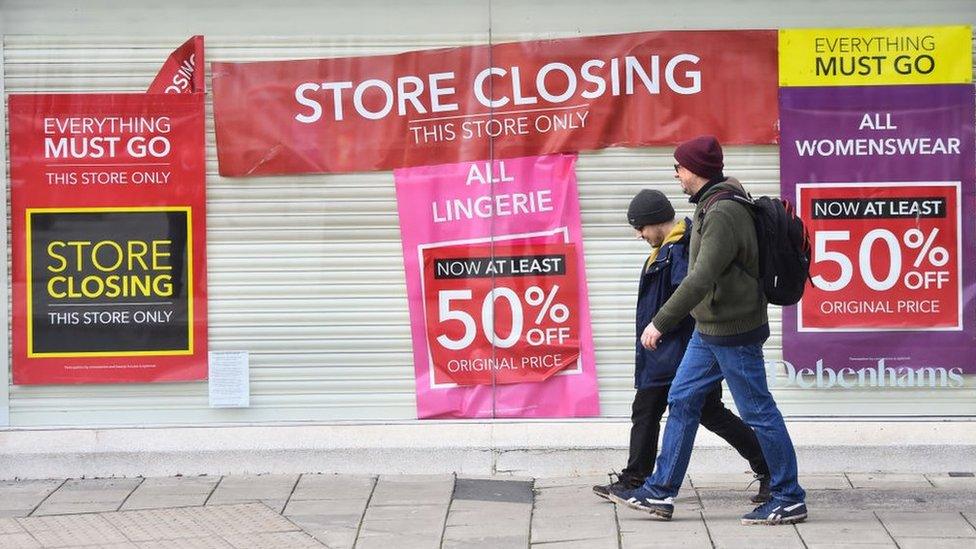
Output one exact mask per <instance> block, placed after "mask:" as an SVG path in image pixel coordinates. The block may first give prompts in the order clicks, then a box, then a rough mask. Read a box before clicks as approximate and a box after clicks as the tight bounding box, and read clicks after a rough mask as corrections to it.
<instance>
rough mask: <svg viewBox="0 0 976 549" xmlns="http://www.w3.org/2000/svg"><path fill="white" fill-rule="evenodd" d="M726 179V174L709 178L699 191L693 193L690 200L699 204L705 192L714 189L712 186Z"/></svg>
mask: <svg viewBox="0 0 976 549" xmlns="http://www.w3.org/2000/svg"><path fill="white" fill-rule="evenodd" d="M725 180H726V177H725V176H724V175H720V176H718V177H714V178H712V179H709V180H708V183H705V186H704V187H702V188H700V189H698V192H697V193H695V194H693V195H691V198H689V199H688V202H691V203H692V204H698V202H699V201H701V199H702V197H704V196H705V193H707V192H708V191H710V190H712V187H714V186H715V185H718V184H719V183H722V182H724V181H725Z"/></svg>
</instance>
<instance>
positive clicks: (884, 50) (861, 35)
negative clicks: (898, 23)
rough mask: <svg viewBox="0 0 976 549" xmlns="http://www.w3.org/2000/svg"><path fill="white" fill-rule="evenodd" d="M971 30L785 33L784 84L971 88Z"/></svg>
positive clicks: (781, 69) (781, 77) (782, 45)
mask: <svg viewBox="0 0 976 549" xmlns="http://www.w3.org/2000/svg"><path fill="white" fill-rule="evenodd" d="M972 52H973V29H972V27H970V26H964V25H956V26H940V27H878V28H860V29H783V30H780V31H779V85H780V86H882V85H904V84H969V83H971V82H972V81H973V53H972Z"/></svg>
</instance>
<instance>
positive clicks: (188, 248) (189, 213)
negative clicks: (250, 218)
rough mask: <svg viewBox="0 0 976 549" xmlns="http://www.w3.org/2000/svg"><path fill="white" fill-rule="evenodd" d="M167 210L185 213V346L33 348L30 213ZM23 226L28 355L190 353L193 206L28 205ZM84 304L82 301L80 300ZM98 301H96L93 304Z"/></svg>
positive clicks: (173, 354)
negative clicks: (56, 350)
mask: <svg viewBox="0 0 976 549" xmlns="http://www.w3.org/2000/svg"><path fill="white" fill-rule="evenodd" d="M156 212H161V213H166V212H184V213H185V214H186V218H185V219H186V221H185V227H184V228H183V229H182V232H185V234H186V250H185V253H186V286H187V288H186V300H187V321H186V330H187V336H186V346H185V347H184V348H176V349H172V348H170V349H125V350H119V351H94V352H93V351H69V352H39V351H38V350H37V349H35V337H34V335H35V334H34V321H33V320H34V301H35V299H34V297H35V296H34V277H33V271H34V265H33V260H34V257H33V255H34V253H33V237H34V235H33V230H32V228H33V224H32V223H31V217H32V216H34V215H38V214H58V213H63V214H84V213H156ZM25 213H26V220H27V222H26V229H27V235H26V236H27V247H26V251H27V319H28V320H27V356H29V357H31V358H40V357H44V358H56V357H61V358H63V357H117V356H175V355H192V354H193V345H194V341H193V326H194V316H193V299H194V295H193V274H194V273H193V217H192V216H193V210H192V208H190V207H187V206H133V207H94V208H27V210H26V212H25ZM80 244H91V243H90V242H80ZM120 261H121V260H120ZM82 305H84V304H82ZM96 305H97V304H96Z"/></svg>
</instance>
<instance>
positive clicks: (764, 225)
mask: <svg viewBox="0 0 976 549" xmlns="http://www.w3.org/2000/svg"><path fill="white" fill-rule="evenodd" d="M720 200H735V201H736V202H739V203H740V204H744V205H746V206H748V207H749V209H750V211H751V212H752V214H753V219H754V221H755V224H756V237H757V240H758V242H759V283H760V286H762V289H763V293H765V294H766V299H767V300H768V301H769V302H770V303H772V304H773V305H793V304H795V303H796V302H797V301H800V298H801V297H802V296H803V290H804V288H806V284H807V279H809V278H810V235H809V233H808V232H807V229H806V227H804V226H803V221H802V220H800V218H799V217H797V215H796V211H794V210H793V206H792V205H791V204H790V203H789V201H787V200H783V199H780V198H770V197H768V196H760V197H759V198H756V199H753V198H752V196H750V195H748V194H742V193H739V192H735V191H719V192H717V193H715V194H713V195H712V196H710V197H708V200H707V201H706V202H705V204H703V205H702V210H701V211H702V214H701V215H702V218H704V215H705V213H706V212H707V211H708V208H711V207H712V206H713V205H715V203H717V202H718V201H720ZM700 227H701V224H700V223H699V228H700Z"/></svg>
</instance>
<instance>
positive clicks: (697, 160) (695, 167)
mask: <svg viewBox="0 0 976 549" xmlns="http://www.w3.org/2000/svg"><path fill="white" fill-rule="evenodd" d="M674 159H675V160H677V161H678V164H681V165H682V166H684V167H685V168H687V169H688V170H689V171H690V172H691V173H693V174H695V175H700V176H701V177H704V178H705V179H712V178H713V177H717V176H720V175H722V168H723V167H724V164H723V163H722V145H719V143H718V139H716V138H715V136H714V135H701V136H698V137H696V138H694V139H691V140H689V141H685V142H684V143H682V144H680V145H678V148H677V149H675V150H674Z"/></svg>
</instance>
